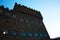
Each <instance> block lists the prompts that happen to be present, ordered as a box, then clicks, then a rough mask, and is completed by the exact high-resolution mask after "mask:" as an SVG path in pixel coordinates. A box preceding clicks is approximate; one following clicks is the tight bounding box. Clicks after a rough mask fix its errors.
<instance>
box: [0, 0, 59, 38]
mask: <svg viewBox="0 0 60 40" xmlns="http://www.w3.org/2000/svg"><path fill="white" fill-rule="evenodd" d="M15 2H17V3H18V4H22V5H25V6H27V7H30V8H33V9H36V10H38V11H40V12H41V14H42V16H43V21H44V24H45V26H46V29H47V31H48V33H49V35H50V38H56V37H60V0H0V5H4V6H5V8H6V7H9V9H13V6H14V3H15Z"/></svg>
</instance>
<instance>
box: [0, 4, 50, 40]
mask: <svg viewBox="0 0 60 40" xmlns="http://www.w3.org/2000/svg"><path fill="white" fill-rule="evenodd" d="M49 39H50V37H49V35H48V32H47V30H46V28H45V25H44V23H43V17H42V15H41V13H40V12H39V11H36V10H34V9H31V8H27V7H26V6H24V5H20V4H17V3H15V5H14V8H13V9H12V10H9V9H8V8H4V6H0V40H49Z"/></svg>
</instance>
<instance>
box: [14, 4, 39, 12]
mask: <svg viewBox="0 0 60 40" xmlns="http://www.w3.org/2000/svg"><path fill="white" fill-rule="evenodd" d="M15 6H19V7H24V8H26V9H29V10H31V11H34V12H37V13H40V11H37V10H35V9H32V8H30V7H27V6H24V5H21V4H17V3H15Z"/></svg>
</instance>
